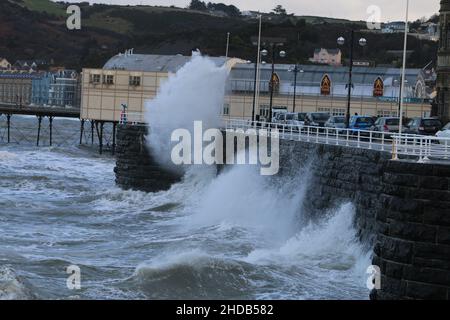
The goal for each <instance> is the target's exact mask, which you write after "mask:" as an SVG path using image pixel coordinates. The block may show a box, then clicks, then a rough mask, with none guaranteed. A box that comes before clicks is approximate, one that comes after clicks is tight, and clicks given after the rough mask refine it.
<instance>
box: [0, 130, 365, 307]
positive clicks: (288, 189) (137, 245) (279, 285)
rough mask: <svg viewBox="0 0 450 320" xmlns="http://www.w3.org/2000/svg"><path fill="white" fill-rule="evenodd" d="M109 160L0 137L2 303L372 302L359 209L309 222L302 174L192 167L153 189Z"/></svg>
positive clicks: (72, 149)
mask: <svg viewBox="0 0 450 320" xmlns="http://www.w3.org/2000/svg"><path fill="white" fill-rule="evenodd" d="M78 125H79V124H78V123H76V122H74V124H73V130H74V132H75V133H76V130H77V129H78ZM75 136H76V134H75ZM75 140H76V139H75ZM113 168H114V159H113V158H112V157H110V156H107V155H105V156H99V155H98V154H97V153H96V151H95V150H91V149H87V148H84V147H78V146H76V143H73V145H72V146H70V145H69V146H67V145H65V146H59V147H58V146H56V147H48V146H46V147H45V146H44V147H39V148H37V147H35V146H32V145H31V144H28V145H27V144H20V145H16V144H11V145H6V144H0V299H367V298H368V294H369V291H368V289H367V288H366V279H367V276H368V275H366V274H365V271H366V269H367V267H368V266H369V265H370V255H369V253H368V252H366V251H365V250H364V249H363V247H362V245H361V244H359V242H358V241H357V237H356V230H355V229H354V227H353V224H352V220H353V214H354V212H353V208H352V205H351V204H345V205H343V206H341V207H338V208H335V209H334V210H332V211H330V212H328V213H326V214H324V217H323V219H320V221H317V222H314V223H312V222H309V221H308V219H306V218H305V217H304V216H303V214H302V212H301V209H300V208H301V204H302V202H303V201H307V199H304V194H303V190H304V187H305V186H306V185H307V183H308V178H307V175H306V174H305V173H304V172H301V171H299V172H297V173H295V174H293V175H292V176H291V177H288V178H285V179H283V180H282V181H274V180H273V179H266V178H263V177H261V176H259V173H258V171H257V170H253V169H252V168H246V167H235V168H232V169H231V170H228V171H226V172H224V173H223V174H221V175H220V176H218V177H216V175H215V172H214V171H213V170H210V169H208V168H193V169H192V170H190V171H189V172H188V173H187V174H186V177H185V179H184V181H182V182H181V183H179V184H176V185H174V186H173V187H172V189H171V190H169V191H166V192H159V193H153V194H152V193H150V194H147V193H142V192H135V191H122V190H120V189H119V188H117V187H116V186H115V184H114V173H113ZM71 265H77V266H79V267H80V269H81V289H80V290H69V289H68V287H67V284H66V281H67V278H68V276H69V275H68V274H67V273H66V268H67V267H68V266H71Z"/></svg>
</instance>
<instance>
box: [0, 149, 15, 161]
mask: <svg viewBox="0 0 450 320" xmlns="http://www.w3.org/2000/svg"><path fill="white" fill-rule="evenodd" d="M16 158H17V155H15V154H14V153H11V152H8V151H0V160H11V159H16Z"/></svg>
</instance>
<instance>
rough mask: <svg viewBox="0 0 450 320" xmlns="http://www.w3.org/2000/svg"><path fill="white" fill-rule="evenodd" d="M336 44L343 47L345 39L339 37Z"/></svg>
mask: <svg viewBox="0 0 450 320" xmlns="http://www.w3.org/2000/svg"><path fill="white" fill-rule="evenodd" d="M337 43H338V45H340V46H343V45H344V44H345V38H344V37H339V38H338V39H337Z"/></svg>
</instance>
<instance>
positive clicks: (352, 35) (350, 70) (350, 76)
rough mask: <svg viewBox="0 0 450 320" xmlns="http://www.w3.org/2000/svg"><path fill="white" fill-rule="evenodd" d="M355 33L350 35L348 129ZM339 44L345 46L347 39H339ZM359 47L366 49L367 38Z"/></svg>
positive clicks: (346, 119) (362, 39) (347, 126)
mask: <svg viewBox="0 0 450 320" xmlns="http://www.w3.org/2000/svg"><path fill="white" fill-rule="evenodd" d="M354 42H355V31H354V30H352V31H351V35H350V43H349V45H350V66H349V72H348V96H347V114H346V116H345V126H346V128H347V129H348V128H349V127H350V108H351V103H352V101H351V100H352V87H353V81H352V76H353V50H354V47H355V44H354ZM337 43H338V45H340V46H343V45H344V44H345V38H344V37H339V38H338V39H337ZM359 45H360V46H361V47H364V46H366V45H367V40H366V39H365V38H361V39H359Z"/></svg>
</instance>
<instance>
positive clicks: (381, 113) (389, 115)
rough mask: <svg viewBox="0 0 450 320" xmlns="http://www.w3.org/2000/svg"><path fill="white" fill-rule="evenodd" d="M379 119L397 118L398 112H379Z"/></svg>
mask: <svg viewBox="0 0 450 320" xmlns="http://www.w3.org/2000/svg"><path fill="white" fill-rule="evenodd" d="M377 116H378V117H397V116H398V112H397V111H392V110H377Z"/></svg>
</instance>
